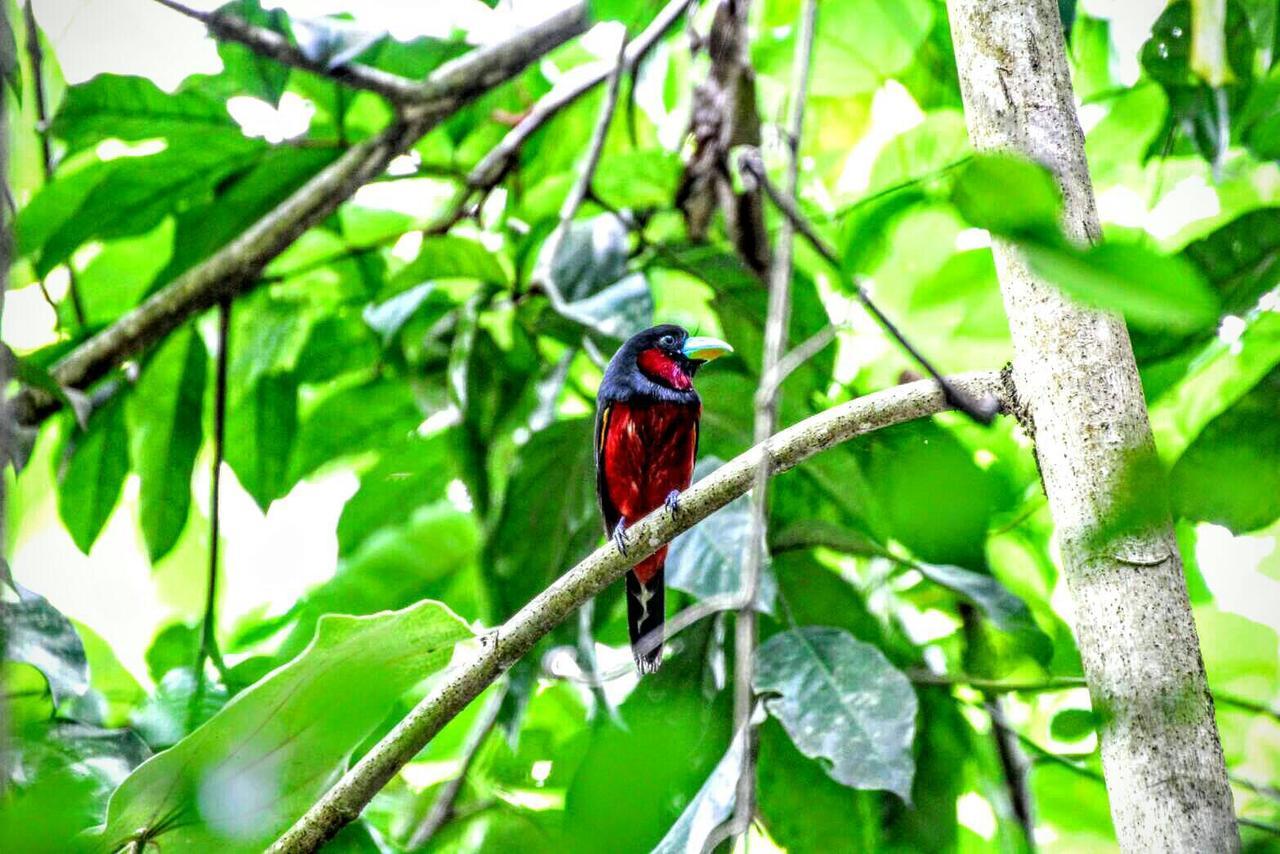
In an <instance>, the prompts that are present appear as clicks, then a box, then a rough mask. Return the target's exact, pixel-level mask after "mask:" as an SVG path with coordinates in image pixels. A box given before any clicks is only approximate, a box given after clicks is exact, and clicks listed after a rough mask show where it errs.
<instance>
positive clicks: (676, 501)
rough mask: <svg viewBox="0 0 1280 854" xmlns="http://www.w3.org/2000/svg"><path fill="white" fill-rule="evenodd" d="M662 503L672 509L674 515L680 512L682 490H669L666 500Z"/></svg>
mask: <svg viewBox="0 0 1280 854" xmlns="http://www.w3.org/2000/svg"><path fill="white" fill-rule="evenodd" d="M662 503H663V504H665V505H666V507H667V509H668V510H670V511H671V515H672V516H674V515H676V514H677V513H679V512H680V490H678V489H673V490H671V491H670V492H668V493H667V498H666V500H665V501H663V502H662Z"/></svg>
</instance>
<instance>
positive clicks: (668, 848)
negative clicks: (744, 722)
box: [653, 732, 746, 854]
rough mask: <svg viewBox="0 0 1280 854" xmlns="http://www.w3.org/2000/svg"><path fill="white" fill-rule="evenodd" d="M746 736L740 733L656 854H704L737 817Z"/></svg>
mask: <svg viewBox="0 0 1280 854" xmlns="http://www.w3.org/2000/svg"><path fill="white" fill-rule="evenodd" d="M745 738H746V735H745V732H739V733H738V734H737V735H736V736H734V738H733V741H731V742H730V743H729V749H728V750H727V751H725V754H724V758H723V759H721V760H720V761H719V763H717V764H716V767H715V770H713V771H712V772H711V776H709V777H707V782H705V783H703V784H702V788H701V789H699V790H698V794H696V795H694V796H693V800H691V801H689V805H688V806H687V807H685V808H684V812H682V813H681V814H680V818H679V819H677V820H676V823H675V824H673V825H671V829H670V830H668V831H667V835H666V836H664V837H662V841H660V842H659V843H658V844H657V845H656V846H655V847H654V849H653V850H654V851H655V852H658V854H684V852H689V851H702V850H704V848H705V847H706V843H707V840H708V839H709V838H710V836H711V834H712V833H713V832H714V831H715V830H716V828H718V827H719V826H720V824H721V823H722V822H724V821H725V820H726V819H728V818H729V816H731V815H733V805H734V802H735V801H736V800H737V787H738V778H739V777H740V776H741V774H742V748H743V746H744V743H745Z"/></svg>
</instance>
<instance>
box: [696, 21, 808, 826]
mask: <svg viewBox="0 0 1280 854" xmlns="http://www.w3.org/2000/svg"><path fill="white" fill-rule="evenodd" d="M817 14H818V4H817V0H806V2H805V4H804V6H803V7H802V9H801V12H800V26H799V33H798V35H797V36H796V48H795V57H794V61H793V64H792V70H791V93H792V95H791V106H790V115H789V117H788V121H787V129H786V134H787V136H786V142H787V149H788V151H787V154H788V161H787V173H786V187H787V193H788V194H790V195H792V196H794V195H795V193H796V190H797V188H798V187H799V181H800V137H801V134H802V132H803V129H804V111H805V96H806V93H807V92H808V86H809V67H810V64H811V60H812V57H813V37H814V28H815V26H816V23H817ZM794 238H795V231H794V228H793V227H792V225H791V223H789V222H784V223H783V225H782V227H781V228H780V229H779V230H778V236H777V239H776V241H775V243H774V245H773V249H772V252H771V253H766V254H769V255H771V256H772V257H771V261H770V265H769V299H768V308H767V309H766V315H765V328H764V356H763V361H762V364H761V366H760V389H759V392H758V393H757V394H756V398H755V426H754V436H755V442H756V444H760V443H762V442H767V441H768V439H769V437H770V436H772V435H773V433H774V431H775V430H776V429H777V424H778V394H777V390H778V380H777V379H776V375H777V374H778V365H779V363H780V362H781V361H782V359H783V357H784V354H785V351H786V348H787V330H788V327H789V326H790V323H791V274H792V269H791V265H792V249H793V246H792V242H793V240H794ZM769 462H770V460H769V455H768V454H762V455H761V457H760V462H759V464H758V465H757V466H756V471H755V478H754V481H753V484H752V487H751V523H750V525H749V527H748V534H747V546H746V549H747V552H746V555H744V560H743V566H742V585H741V587H742V593H743V604H742V607H741V609H740V610H739V611H738V615H737V618H736V620H735V622H734V646H733V662H734V664H733V722H734V729H735V730H737V731H739V732H742V733H743V734H744V735H743V738H744V741H743V747H742V767H741V769H739V772H738V784H737V789H736V793H735V796H734V804H733V815H732V817H731V818H730V820H729V822H728V824H729V825H730V826H729V827H727V828H724V832H725V833H726V834H727V837H726V838H728V837H732V836H741V835H743V834H745V833H746V832H747V830H748V828H749V827H750V826H751V819H752V816H753V815H754V814H755V805H756V758H757V756H758V754H759V750H760V739H759V733H758V732H757V731H756V728H755V727H754V726H752V724H751V713H752V710H753V709H754V708H755V703H756V701H755V693H754V691H753V690H752V681H753V679H754V673H755V654H756V640H757V638H756V634H757V627H756V610H755V605H756V596H757V594H758V591H759V588H760V568H761V567H762V566H763V564H764V559H765V554H764V552H765V548H766V545H765V543H766V536H767V522H766V520H767V518H768V512H769V495H768V489H769ZM712 835H713V836H715V835H717V834H712Z"/></svg>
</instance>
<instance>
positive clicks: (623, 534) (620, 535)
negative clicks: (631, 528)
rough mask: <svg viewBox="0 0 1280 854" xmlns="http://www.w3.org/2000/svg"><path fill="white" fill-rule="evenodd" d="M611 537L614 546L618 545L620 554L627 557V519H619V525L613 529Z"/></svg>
mask: <svg viewBox="0 0 1280 854" xmlns="http://www.w3.org/2000/svg"><path fill="white" fill-rule="evenodd" d="M611 539H612V540H613V544H614V546H616V547H617V549H618V554H620V555H622V556H623V557H626V556H627V546H628V543H627V523H626V520H625V519H619V520H618V524H617V526H616V527H614V529H613V536H612V537H611Z"/></svg>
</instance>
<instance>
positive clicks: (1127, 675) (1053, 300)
mask: <svg viewBox="0 0 1280 854" xmlns="http://www.w3.org/2000/svg"><path fill="white" fill-rule="evenodd" d="M947 7H948V10H949V11H950V15H951V30H952V37H953V39H954V42H955V52H956V63H957V65H958V67H959V72H960V82H961V90H962V93H963V96H964V104H965V113H966V115H967V119H968V124H969V132H970V136H971V137H972V139H973V143H974V145H975V147H977V148H979V149H1002V150H1011V151H1014V152H1018V153H1021V154H1023V155H1026V156H1029V157H1031V158H1032V159H1034V160H1036V161H1038V162H1040V163H1042V164H1043V165H1045V166H1047V167H1048V168H1049V169H1051V170H1052V171H1053V172H1054V174H1055V175H1056V177H1057V180H1058V183H1059V185H1060V186H1061V188H1062V193H1063V196H1064V198H1065V201H1066V211H1065V227H1066V229H1067V231H1068V233H1069V234H1070V235H1071V236H1073V237H1075V238H1077V239H1079V240H1082V241H1096V240H1097V239H1098V238H1099V237H1100V234H1101V230H1100V227H1099V223H1098V214H1097V209H1096V207H1095V205H1094V200H1093V188H1092V185H1091V183H1090V180H1089V172H1088V166H1087V163H1086V162H1085V156H1084V136H1083V133H1082V132H1081V130H1080V124H1079V120H1078V117H1077V115H1076V108H1075V101H1074V97H1073V94H1072V90H1071V80H1070V76H1069V73H1068V69H1067V63H1066V57H1065V54H1064V52H1063V34H1062V26H1061V23H1060V20H1059V17H1058V5H1057V3H1055V2H1052V0H948V2H947ZM994 249H995V258H996V267H997V272H998V273H999V277H1000V287H1001V290H1002V292H1003V294H1004V302H1005V309H1006V311H1007V313H1008V315H1009V325H1010V331H1011V332H1012V335H1013V342H1014V371H1013V373H1014V379H1015V380H1016V386H1017V391H1018V396H1019V404H1020V406H1019V408H1020V410H1021V411H1020V412H1019V415H1020V417H1021V420H1022V421H1023V424H1024V426H1026V428H1027V429H1028V431H1029V432H1030V433H1031V435H1032V436H1033V437H1034V439H1035V445H1036V453H1037V457H1038V461H1039V464H1040V470H1041V474H1042V477H1043V479H1044V486H1045V492H1046V493H1047V495H1048V498H1049V505H1050V509H1051V510H1052V512H1053V518H1054V524H1055V527H1056V530H1057V537H1058V541H1059V544H1060V547H1061V552H1062V558H1063V563H1064V565H1065V566H1064V569H1065V573H1066V578H1067V582H1068V584H1069V586H1070V588H1071V593H1072V600H1073V603H1074V610H1075V630H1076V636H1077V640H1078V642H1079V646H1080V653H1081V657H1082V659H1083V662H1084V669H1085V675H1086V677H1087V680H1088V683H1089V690H1090V694H1091V695H1092V698H1093V703H1094V708H1095V710H1097V711H1098V712H1099V713H1100V714H1101V717H1102V723H1101V727H1100V730H1101V740H1102V760H1103V767H1104V770H1105V773H1106V781H1107V790H1108V793H1109V794H1110V797H1111V813H1112V818H1113V820H1114V822H1115V829H1116V836H1117V838H1118V839H1119V841H1120V845H1121V847H1122V848H1123V849H1124V850H1126V851H1141V852H1151V851H1229V850H1235V849H1237V848H1238V847H1239V844H1240V841H1239V836H1238V832H1237V830H1236V823H1235V817H1234V813H1233V807H1232V799H1231V790H1230V788H1229V787H1228V783H1227V776H1226V769H1225V766H1224V763H1223V756H1222V748H1221V744H1220V742H1219V740H1218V733H1217V728H1216V725H1215V723H1214V717H1213V701H1212V698H1211V697H1210V695H1209V691H1208V687H1207V685H1206V680H1205V672H1204V665H1203V663H1202V661H1201V658H1200V647H1199V640H1198V638H1197V636H1196V629H1195V623H1194V621H1193V619H1192V615H1191V608H1190V604H1189V602H1188V600H1187V591H1186V583H1185V580H1184V578H1183V572H1182V560H1181V558H1180V556H1179V554H1178V550H1177V545H1176V542H1175V540H1174V535H1173V528H1172V524H1171V522H1170V520H1169V517H1168V513H1167V511H1164V510H1158V511H1156V510H1154V509H1153V508H1151V507H1133V506H1127V505H1126V496H1128V497H1134V496H1136V497H1137V498H1138V499H1139V500H1140V501H1141V500H1142V499H1143V498H1151V497H1158V496H1160V494H1161V493H1160V490H1159V488H1158V486H1156V484H1155V483H1154V482H1150V481H1148V478H1150V477H1153V476H1154V472H1155V471H1156V469H1155V467H1154V466H1150V463H1151V461H1152V460H1153V458H1154V457H1153V445H1152V437H1151V428H1150V424H1149V422H1148V420H1147V411H1146V404H1145V402H1144V399H1143V395H1142V386H1141V384H1140V383H1139V379H1138V371H1137V367H1136V365H1135V363H1134V358H1133V351H1132V349H1131V347H1130V344H1129V336H1128V333H1127V331H1126V329H1125V326H1124V323H1123V321H1122V320H1121V319H1120V318H1119V317H1116V316H1114V315H1112V314H1107V313H1103V312H1098V311H1093V310H1089V309H1085V308H1082V307H1080V306H1078V305H1076V304H1074V303H1072V302H1071V301H1069V300H1067V299H1066V298H1065V297H1064V296H1063V295H1062V294H1061V293H1060V292H1059V291H1058V290H1056V289H1055V288H1053V287H1051V286H1050V285H1048V284H1047V283H1045V282H1044V281H1042V280H1040V279H1039V278H1037V277H1036V276H1035V275H1033V274H1032V273H1031V271H1030V270H1029V268H1028V267H1027V265H1026V264H1025V262H1024V261H1023V258H1022V255H1021V254H1020V252H1019V250H1018V249H1017V247H1015V246H1013V245H1011V244H1009V243H1007V242H1003V241H999V240H997V241H996V243H995V247H994ZM1135 511H1136V512H1135Z"/></svg>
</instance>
